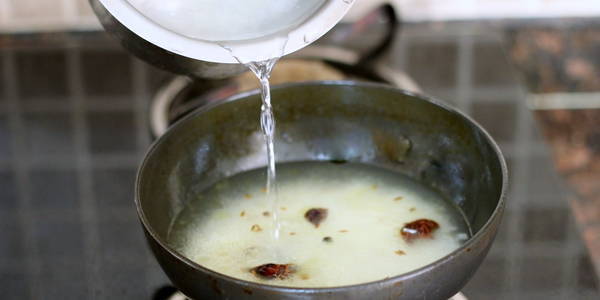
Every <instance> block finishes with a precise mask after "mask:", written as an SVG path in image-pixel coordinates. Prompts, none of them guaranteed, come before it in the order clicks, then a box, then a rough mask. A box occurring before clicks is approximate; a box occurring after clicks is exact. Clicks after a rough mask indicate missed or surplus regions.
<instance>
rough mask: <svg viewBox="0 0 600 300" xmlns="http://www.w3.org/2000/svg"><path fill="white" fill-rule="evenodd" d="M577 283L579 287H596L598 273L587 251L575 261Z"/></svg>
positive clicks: (593, 288)
mask: <svg viewBox="0 0 600 300" xmlns="http://www.w3.org/2000/svg"><path fill="white" fill-rule="evenodd" d="M577 285H578V287H579V289H585V290H597V289H598V275H597V274H596V271H595V270H594V266H593V265H592V261H591V260H590V257H589V256H588V255H587V253H583V254H582V255H581V256H580V257H579V261H578V263H577Z"/></svg>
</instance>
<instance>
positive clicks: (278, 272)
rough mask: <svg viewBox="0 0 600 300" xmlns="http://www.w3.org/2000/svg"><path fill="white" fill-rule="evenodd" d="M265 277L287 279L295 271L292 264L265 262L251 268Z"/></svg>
mask: <svg viewBox="0 0 600 300" xmlns="http://www.w3.org/2000/svg"><path fill="white" fill-rule="evenodd" d="M250 272H252V273H253V274H255V275H257V276H260V277H262V278H264V279H286V278H287V277H288V276H290V274H292V273H293V272H294V265H292V264H264V265H260V266H258V267H254V268H252V269H251V270H250Z"/></svg>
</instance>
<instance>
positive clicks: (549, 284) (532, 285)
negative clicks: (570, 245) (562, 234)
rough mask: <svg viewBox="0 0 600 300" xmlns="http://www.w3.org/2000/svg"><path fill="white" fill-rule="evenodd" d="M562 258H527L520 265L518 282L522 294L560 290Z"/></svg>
mask: <svg viewBox="0 0 600 300" xmlns="http://www.w3.org/2000/svg"><path fill="white" fill-rule="evenodd" d="M562 259H563V258H561V257H558V258H540V257H535V256H534V257H528V258H527V259H524V260H523V261H522V263H521V268H520V274H519V278H518V282H519V285H520V289H521V291H522V292H529V291H532V292H533V291H544V292H549V293H551V292H553V291H559V290H561V289H562V278H561V274H562V272H563V261H562Z"/></svg>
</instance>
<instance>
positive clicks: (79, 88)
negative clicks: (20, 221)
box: [67, 47, 104, 298]
mask: <svg viewBox="0 0 600 300" xmlns="http://www.w3.org/2000/svg"><path fill="white" fill-rule="evenodd" d="M67 72H68V84H69V90H70V98H71V99H70V100H71V105H72V109H73V111H72V115H71V117H72V122H73V127H74V128H73V131H74V134H73V140H74V143H75V149H76V157H77V174H78V178H79V199H80V203H79V204H80V217H81V224H82V227H83V228H82V231H83V234H84V238H83V241H84V251H85V253H84V259H85V262H86V278H85V280H86V285H87V288H88V295H92V298H94V291H95V288H97V287H102V286H103V285H104V283H103V282H102V279H101V276H99V275H98V274H99V273H100V270H99V268H100V265H101V263H100V261H99V260H98V257H99V255H98V249H99V245H100V237H99V232H98V217H97V215H96V211H97V210H96V203H95V199H94V195H93V186H92V185H93V183H92V175H91V159H90V157H89V145H88V128H87V123H86V120H85V114H86V111H85V103H84V98H85V92H84V89H83V83H82V81H81V54H80V51H79V49H77V48H75V47H73V48H71V49H69V50H67Z"/></svg>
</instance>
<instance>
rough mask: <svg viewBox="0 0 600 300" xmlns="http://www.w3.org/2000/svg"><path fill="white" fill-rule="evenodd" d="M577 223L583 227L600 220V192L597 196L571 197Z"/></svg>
mask: <svg viewBox="0 0 600 300" xmlns="http://www.w3.org/2000/svg"><path fill="white" fill-rule="evenodd" d="M570 201H571V207H572V209H573V214H574V215H575V219H576V220H577V223H579V224H580V226H582V227H583V228H586V227H587V226H591V225H593V224H594V223H597V222H600V193H599V194H598V195H596V197H589V198H588V197H585V198H584V197H578V196H573V197H571V199H570Z"/></svg>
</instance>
